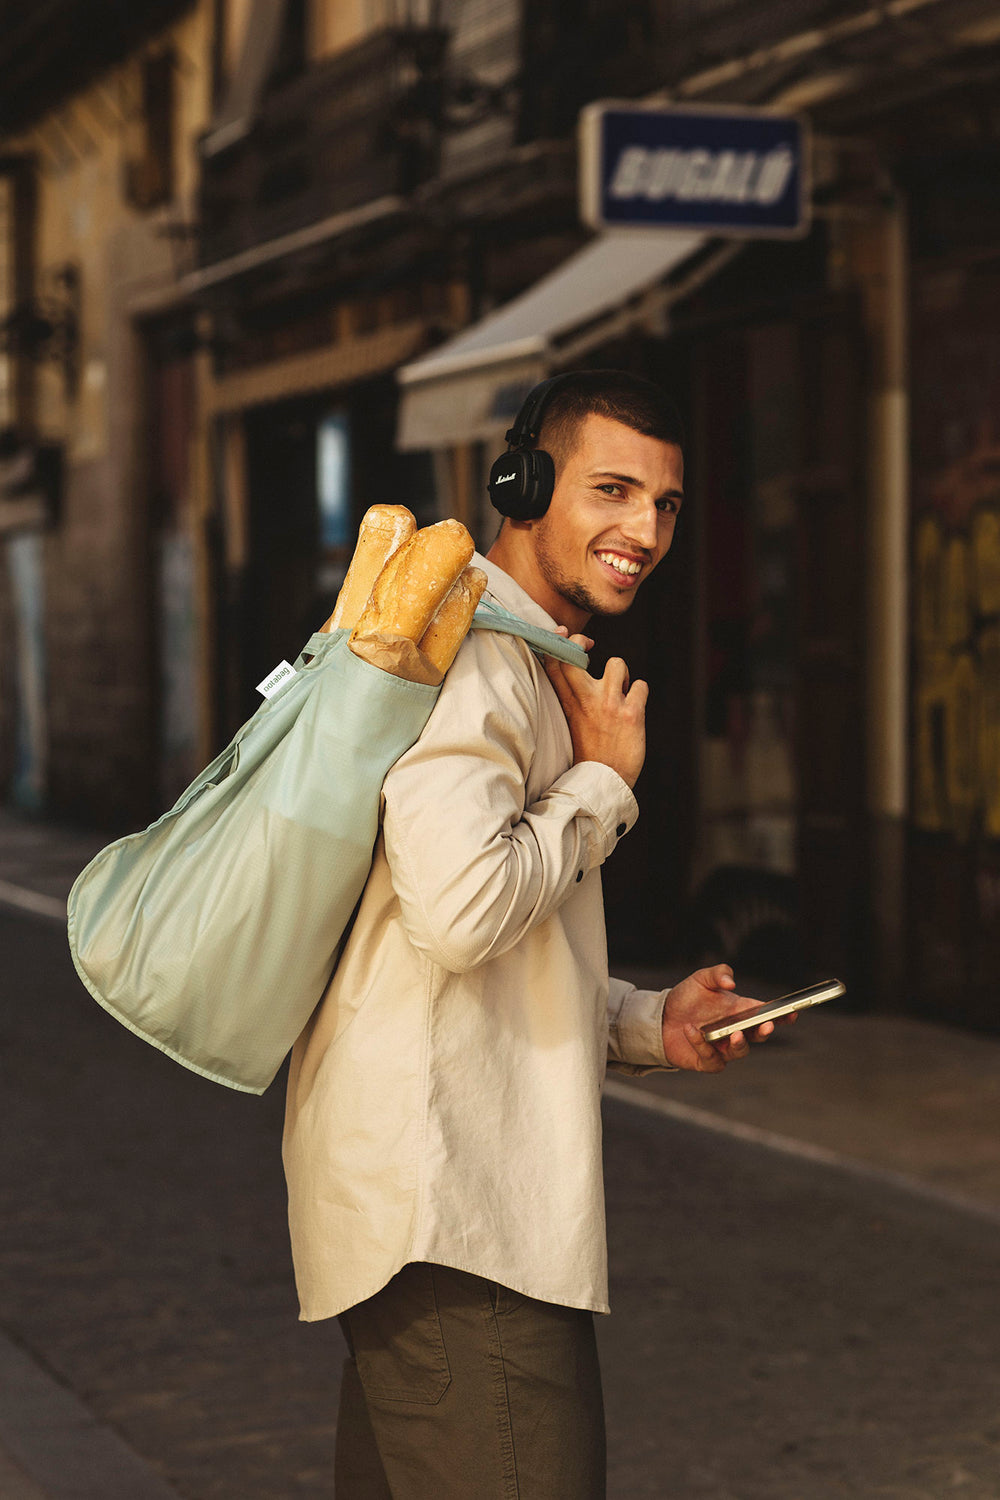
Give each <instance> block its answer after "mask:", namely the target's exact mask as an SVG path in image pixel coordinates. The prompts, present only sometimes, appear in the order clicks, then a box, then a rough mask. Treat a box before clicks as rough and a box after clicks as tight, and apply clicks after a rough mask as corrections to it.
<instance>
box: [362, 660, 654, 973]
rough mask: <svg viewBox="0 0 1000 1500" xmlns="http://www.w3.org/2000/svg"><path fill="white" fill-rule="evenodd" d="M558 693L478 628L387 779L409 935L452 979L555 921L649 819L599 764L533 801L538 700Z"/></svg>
mask: <svg viewBox="0 0 1000 1500" xmlns="http://www.w3.org/2000/svg"><path fill="white" fill-rule="evenodd" d="M552 691H553V690H552V688H551V687H550V685H549V682H548V679H547V678H545V677H544V675H543V674H541V673H540V672H539V673H536V672H534V671H533V670H532V665H531V663H530V660H529V659H528V657H527V652H526V649H525V648H523V647H522V645H521V643H520V642H518V641H515V640H512V639H511V638H510V637H505V636H501V635H498V634H495V633H492V632H488V631H481V632H476V633H475V638H474V639H470V640H468V641H467V642H466V643H465V644H464V645H463V647H462V650H461V651H460V653H459V655H458V658H457V659H456V661H455V663H454V665H453V666H452V668H451V670H450V672H449V673H448V676H447V677H446V679H445V682H444V686H443V687H442V689H441V695H440V697H439V699H438V701H437V704H436V705H435V708H434V711H433V713H432V714H431V717H430V719H429V720H428V723H427V727H426V728H425V730H424V732H423V734H422V735H421V737H420V739H419V740H418V741H417V743H416V745H414V746H413V748H412V749H410V750H408V751H407V752H406V754H405V755H404V756H402V757H401V758H400V759H399V760H398V761H397V762H396V764H395V765H394V766H393V767H392V769H391V771H390V772H389V774H388V776H387V777H386V780H385V783H384V786H383V796H384V803H385V816H384V823H383V831H384V835H385V848H386V856H387V859H388V862H389V869H390V872H391V877H392V883H393V888H394V890H395V892H396V895H397V897H398V899H399V903H400V909H401V914H402V919H403V922H404V924H405V927H406V930H407V934H408V936H409V938H410V941H411V942H412V943H413V944H414V945H415V946H416V947H417V948H418V949H420V950H421V951H422V952H423V953H425V954H426V955H427V956H428V957H429V958H431V959H432V961H433V962H435V963H437V964H440V965H442V966H443V967H444V968H446V969H449V970H451V971H452V972H454V973H463V972H466V971H468V970H470V969H473V968H476V967H477V966H478V965H479V964H481V963H484V962H486V961H487V960H488V959H490V958H494V957H496V956H497V955H499V954H501V953H504V952H506V951H507V950H508V949H510V948H512V947H513V946H514V945H515V944H516V943H517V942H519V941H520V939H521V938H522V937H523V936H524V935H525V934H526V933H527V932H529V931H530V930H531V929H532V928H533V927H534V926H536V925H537V924H538V923H540V922H542V921H544V919H545V918H546V917H548V916H549V915H550V914H551V913H552V912H553V911H555V910H556V909H557V908H558V907H559V906H560V904H561V903H562V902H563V901H564V900H565V899H566V897H567V896H568V895H569V894H570V893H571V892H572V891H573V889H574V887H575V884H576V882H578V881H579V880H582V879H583V876H584V875H585V874H586V873H587V872H588V871H590V870H592V869H594V868H595V867H596V866H598V865H600V864H602V863H603V862H604V860H605V859H606V858H607V857H608V855H609V854H610V853H611V851H612V849H614V847H615V845H616V844H617V842H618V839H619V838H620V837H622V836H623V835H624V834H625V832H627V830H628V829H629V828H631V827H632V825H633V824H634V823H635V820H636V818H637V816H638V808H637V805H636V802H635V798H634V797H633V795H632V792H631V790H630V788H629V787H628V786H627V784H626V783H625V782H624V781H623V780H622V779H621V777H620V776H619V775H618V774H617V773H616V772H615V771H612V770H611V768H610V767H609V766H605V765H600V764H598V763H596V762H593V761H587V762H584V763H582V764H579V765H574V766H571V767H570V768H569V769H568V770H567V771H565V772H564V773H563V774H562V775H560V776H558V777H557V778H556V779H555V781H554V782H553V783H552V785H551V786H549V787H548V788H546V789H545V790H544V791H543V792H542V793H541V795H540V796H538V797H537V799H536V800H534V801H533V802H531V803H530V804H528V802H527V793H526V790H525V789H526V785H527V783H528V779H529V773H530V769H531V761H532V757H533V755H534V752H535V747H536V743H537V735H538V724H539V715H540V712H541V711H542V709H543V707H544V706H543V705H542V704H541V703H540V694H541V693H543V692H552ZM545 711H547V709H546V710H545Z"/></svg>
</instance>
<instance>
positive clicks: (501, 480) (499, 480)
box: [493, 474, 517, 484]
mask: <svg viewBox="0 0 1000 1500" xmlns="http://www.w3.org/2000/svg"><path fill="white" fill-rule="evenodd" d="M516 478H517V475H516V474H498V475H497V477H496V479H494V481H493V483H494V484H507V483H508V482H509V481H510V480H511V479H516Z"/></svg>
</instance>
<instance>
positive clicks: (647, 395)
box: [538, 370, 684, 470]
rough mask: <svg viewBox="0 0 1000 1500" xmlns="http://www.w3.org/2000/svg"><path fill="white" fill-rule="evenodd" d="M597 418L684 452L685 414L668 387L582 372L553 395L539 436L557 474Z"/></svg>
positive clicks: (626, 375)
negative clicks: (580, 431)
mask: <svg viewBox="0 0 1000 1500" xmlns="http://www.w3.org/2000/svg"><path fill="white" fill-rule="evenodd" d="M591 413H593V414H594V415H596V416H599V417H610V418H611V419H612V421H615V422H621V423H622V424H623V426H625V427H631V428H632V429H633V431H635V432H641V433H644V434H645V436H646V437H654V438H658V439H659V440H660V442H662V443H676V445H677V447H678V448H680V449H681V450H683V448H684V425H683V423H682V422H681V416H680V412H679V411H678V410H677V407H676V405H675V404H674V402H673V401H672V399H671V398H670V397H669V396H668V395H667V393H666V391H665V390H664V389H663V388H662V386H658V385H654V383H653V381H651V380H645V379H644V378H643V377H642V376H641V375H633V374H631V373H630V371H628V370H576V371H574V372H573V374H572V378H571V379H569V380H567V381H566V383H565V384H564V385H561V386H559V388H558V389H557V390H555V391H553V393H552V398H551V400H550V401H549V403H548V405H547V406H546V407H545V412H544V415H543V418H542V427H541V431H540V432H539V435H538V446H539V448H544V449H545V451H546V452H547V453H551V455H552V458H553V460H554V462H555V466H556V469H557V470H558V469H560V468H561V467H562V465H563V463H565V461H566V456H567V454H568V453H569V451H570V448H571V447H572V443H573V439H574V437H575V435H576V429H577V428H578V427H579V425H580V423H581V422H582V421H583V419H584V418H585V417H588V416H590V415H591Z"/></svg>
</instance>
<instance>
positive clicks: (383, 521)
mask: <svg viewBox="0 0 1000 1500" xmlns="http://www.w3.org/2000/svg"><path fill="white" fill-rule="evenodd" d="M416 529H417V523H416V521H415V520H414V518H413V515H412V513H411V512H410V511H408V510H407V508H406V506H405V505H373V506H371V507H370V509H368V510H367V511H366V512H365V514H364V517H363V519H362V521H361V525H360V527H359V528H358V543H357V546H356V547H355V549H354V556H353V557H352V558H351V565H350V567H349V568H348V570H347V577H346V578H345V579H344V584H343V587H342V588H341V590H340V593H339V594H338V595H337V603H336V605H335V606H334V611H333V614H332V615H331V616H330V618H329V619H328V620H327V622H326V624H325V625H324V626H323V627H322V630H323V631H324V632H326V633H329V632H330V631H332V630H342V629H343V630H353V628H354V626H355V625H356V624H357V622H358V620H359V618H360V617H361V614H362V613H363V611H364V609H365V606H366V605H367V603H368V600H369V598H370V597H371V592H372V589H373V588H374V586H375V582H376V580H377V578H378V576H379V574H380V573H381V572H382V569H383V568H384V567H385V565H386V563H387V562H388V561H389V559H390V558H391V557H392V556H393V555H394V554H395V553H396V552H398V550H399V548H400V547H402V546H403V545H404V543H405V542H406V541H408V539H409V538H410V537H412V536H413V535H414V533H415V532H416Z"/></svg>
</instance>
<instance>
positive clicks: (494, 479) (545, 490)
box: [486, 448, 556, 521]
mask: <svg viewBox="0 0 1000 1500" xmlns="http://www.w3.org/2000/svg"><path fill="white" fill-rule="evenodd" d="M555 482H556V469H555V464H554V463H553V462H552V455H551V454H549V453H546V452H545V450H544V449H543V448H518V449H515V451H514V452H513V453H503V454H501V456H500V457H499V458H498V459H497V460H496V462H495V463H494V465H493V467H492V469H491V470H490V477H489V482H488V484H487V486H486V487H487V489H488V490H489V494H490V500H491V501H492V502H493V505H494V507H495V508H496V509H497V510H498V511H499V512H500V514H501V515H502V516H509V517H510V519H511V520H512V521H535V520H537V519H538V517H539V516H544V514H545V512H546V511H547V510H548V508H549V501H550V500H551V499H552V491H553V489H554V487H555Z"/></svg>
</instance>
